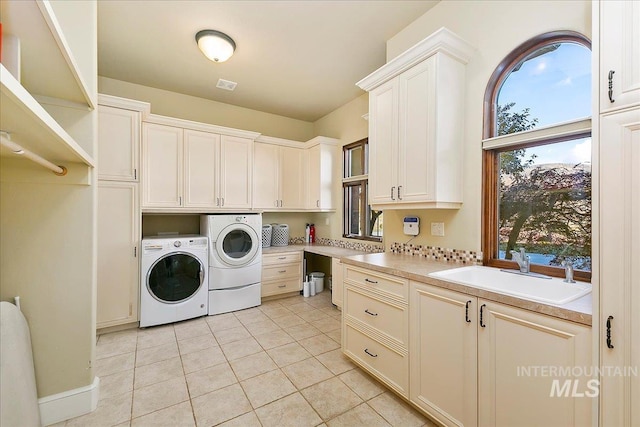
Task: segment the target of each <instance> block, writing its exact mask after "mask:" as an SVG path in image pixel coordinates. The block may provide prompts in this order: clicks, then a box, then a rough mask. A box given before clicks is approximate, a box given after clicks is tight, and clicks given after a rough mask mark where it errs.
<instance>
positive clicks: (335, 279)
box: [331, 258, 344, 309]
mask: <svg viewBox="0 0 640 427" xmlns="http://www.w3.org/2000/svg"><path fill="white" fill-rule="evenodd" d="M331 276H332V277H331V303H332V304H334V305H336V306H338V307H339V308H340V309H342V299H343V297H342V292H343V290H344V284H343V280H344V274H343V273H342V263H341V262H340V258H331Z"/></svg>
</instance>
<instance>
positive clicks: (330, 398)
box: [300, 377, 362, 420]
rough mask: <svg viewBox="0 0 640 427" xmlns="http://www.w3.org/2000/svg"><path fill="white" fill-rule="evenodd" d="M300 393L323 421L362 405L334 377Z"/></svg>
mask: <svg viewBox="0 0 640 427" xmlns="http://www.w3.org/2000/svg"><path fill="white" fill-rule="evenodd" d="M300 393H302V395H303V396H304V397H305V399H307V401H308V402H309V403H311V406H313V409H315V410H316V412H317V413H318V414H320V417H322V419H324V420H329V419H331V418H333V417H335V416H337V415H340V414H342V413H344V412H347V411H348V410H350V409H353V408H355V407H356V406H358V405H359V404H361V403H362V399H360V398H359V397H358V395H357V394H355V393H354V392H353V391H351V389H350V388H349V387H347V386H346V385H345V384H344V383H343V382H342V381H340V380H339V379H338V378H335V377H333V378H331V379H329V380H327V381H323V382H321V383H318V384H315V385H312V386H311V387H309V388H306V389H304V390H302V391H300Z"/></svg>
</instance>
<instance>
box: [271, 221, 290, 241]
mask: <svg viewBox="0 0 640 427" xmlns="http://www.w3.org/2000/svg"><path fill="white" fill-rule="evenodd" d="M287 245H289V226H288V225H287V224H272V226H271V246H287Z"/></svg>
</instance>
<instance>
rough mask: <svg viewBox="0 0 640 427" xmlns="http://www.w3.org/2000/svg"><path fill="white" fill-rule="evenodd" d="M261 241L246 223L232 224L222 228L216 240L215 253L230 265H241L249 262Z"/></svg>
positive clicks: (254, 255)
mask: <svg viewBox="0 0 640 427" xmlns="http://www.w3.org/2000/svg"><path fill="white" fill-rule="evenodd" d="M261 245H262V241H261V240H259V239H258V234H257V233H256V232H255V230H253V228H251V227H249V226H248V225H246V224H232V225H229V226H228V227H226V228H225V229H223V230H222V231H221V232H220V235H219V236H218V239H217V241H216V254H217V255H218V257H219V258H220V261H222V262H223V263H225V264H227V265H228V266H230V267H242V266H244V265H247V264H248V263H250V262H251V261H252V260H253V259H254V258H255V257H256V254H257V253H258V248H260V247H261Z"/></svg>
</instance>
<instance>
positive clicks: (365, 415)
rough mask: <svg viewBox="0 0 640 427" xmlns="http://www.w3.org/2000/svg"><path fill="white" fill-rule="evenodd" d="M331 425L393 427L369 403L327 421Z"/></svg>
mask: <svg viewBox="0 0 640 427" xmlns="http://www.w3.org/2000/svg"><path fill="white" fill-rule="evenodd" d="M327 425H328V426H329V427H353V426H367V427H391V425H390V424H389V423H388V422H386V421H385V420H384V418H382V417H381V416H380V415H379V414H378V413H377V412H376V411H374V410H373V409H371V407H370V406H369V405H367V404H366V403H363V404H362V405H359V406H357V407H355V408H353V409H351V410H349V411H347V412H345V413H344V414H342V415H340V416H337V417H335V418H334V419H332V420H329V421H327Z"/></svg>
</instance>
